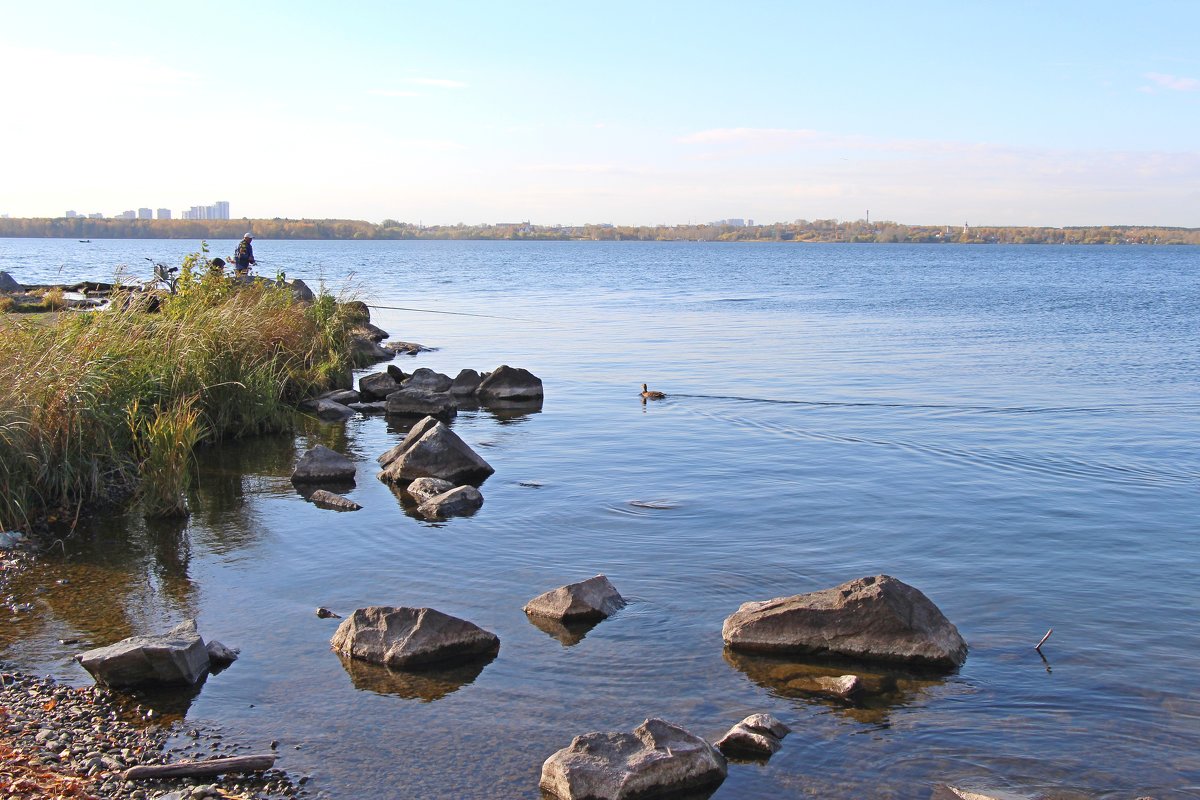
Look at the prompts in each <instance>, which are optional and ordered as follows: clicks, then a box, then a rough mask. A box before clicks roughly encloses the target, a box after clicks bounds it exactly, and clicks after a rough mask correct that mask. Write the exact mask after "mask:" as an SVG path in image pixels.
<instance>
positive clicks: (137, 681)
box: [75, 619, 209, 687]
mask: <svg viewBox="0 0 1200 800" xmlns="http://www.w3.org/2000/svg"><path fill="white" fill-rule="evenodd" d="M75 660H76V661H78V662H79V663H80V664H81V665H82V666H83V668H84V669H86V670H87V671H88V672H89V673H91V675H92V677H93V678H95V679H96V682H97V683H102V684H104V685H106V686H113V687H121V686H142V685H147V684H168V685H170V684H183V685H188V686H190V685H192V684H194V683H196V682H197V681H199V680H200V679H201V678H203V677H204V675H205V673H207V672H208V668H209V655H208V650H207V649H206V648H205V646H204V640H203V639H201V638H200V634H199V633H197V631H196V620H194V619H189V620H187V621H185V622H182V623H180V624H179V625H176V626H175V627H174V628H172V629H171V630H170V631H168V632H167V633H164V634H159V635H157V636H132V637H130V638H128V639H122V640H121V641H119V642H117V643H116V644H110V645H108V646H107V647H98V648H96V649H95V650H88V651H87V652H86V653H80V654H79V655H77V656H75Z"/></svg>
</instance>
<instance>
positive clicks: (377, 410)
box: [346, 400, 387, 414]
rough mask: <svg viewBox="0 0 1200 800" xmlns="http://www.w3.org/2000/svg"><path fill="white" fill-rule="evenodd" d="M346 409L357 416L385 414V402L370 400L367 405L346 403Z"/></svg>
mask: <svg viewBox="0 0 1200 800" xmlns="http://www.w3.org/2000/svg"><path fill="white" fill-rule="evenodd" d="M346 408H348V409H350V410H351V411H357V412H358V413H359V414H386V413H387V400H372V401H371V402H369V403H348V404H347V405H346Z"/></svg>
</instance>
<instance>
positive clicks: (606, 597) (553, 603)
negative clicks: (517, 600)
mask: <svg viewBox="0 0 1200 800" xmlns="http://www.w3.org/2000/svg"><path fill="white" fill-rule="evenodd" d="M624 606H625V598H623V597H621V593H620V592H618V591H617V587H615V586H613V585H612V582H611V581H609V579H608V578H606V577H605V576H603V575H597V576H596V577H594V578H588V579H587V580H586V581H580V582H579V583H569V584H567V585H566V586H560V587H558V588H557V589H551V590H550V591H548V592H545V593H544V594H539V595H538V596H537V597H535V598H533V599H532V600H530V601H529V602H528V603H526V604H525V613H526V614H531V615H534V616H539V617H549V618H551V619H557V620H560V621H562V622H593V621H597V620H602V619H604V618H605V617H608V616H611V615H612V614H615V613H616V612H617V611H618V610H620V609H621V608H623V607H624Z"/></svg>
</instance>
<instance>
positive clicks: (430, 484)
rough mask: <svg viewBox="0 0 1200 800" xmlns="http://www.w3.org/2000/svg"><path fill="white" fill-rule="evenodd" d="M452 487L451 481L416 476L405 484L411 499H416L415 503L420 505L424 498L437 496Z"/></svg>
mask: <svg viewBox="0 0 1200 800" xmlns="http://www.w3.org/2000/svg"><path fill="white" fill-rule="evenodd" d="M453 488H454V484H453V483H451V482H450V481H444V480H442V479H441V478H417V479H416V480H415V481H413V482H412V483H410V484H409V485H408V486H407V488H406V491H407V492H408V493H409V495H411V496H412V499H413V500H416V501H417V505H420V504H421V503H424V502H425V501H426V500H429V499H431V498H434V497H437V496H438V495H439V494H445V493H446V492H448V491H450V490H451V489H453Z"/></svg>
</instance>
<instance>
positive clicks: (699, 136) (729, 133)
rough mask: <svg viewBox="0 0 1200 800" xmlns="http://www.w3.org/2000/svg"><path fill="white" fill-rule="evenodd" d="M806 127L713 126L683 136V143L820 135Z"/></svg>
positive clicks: (756, 141) (787, 139) (794, 139)
mask: <svg viewBox="0 0 1200 800" xmlns="http://www.w3.org/2000/svg"><path fill="white" fill-rule="evenodd" d="M820 136H821V134H819V133H818V132H817V131H813V130H808V129H806V128H713V129H711V130H707V131H697V132H696V133H690V134H688V135H687V136H681V137H680V138H679V141H680V142H682V143H683V144H788V143H792V142H803V141H811V140H813V139H816V138H818V137H820Z"/></svg>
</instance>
